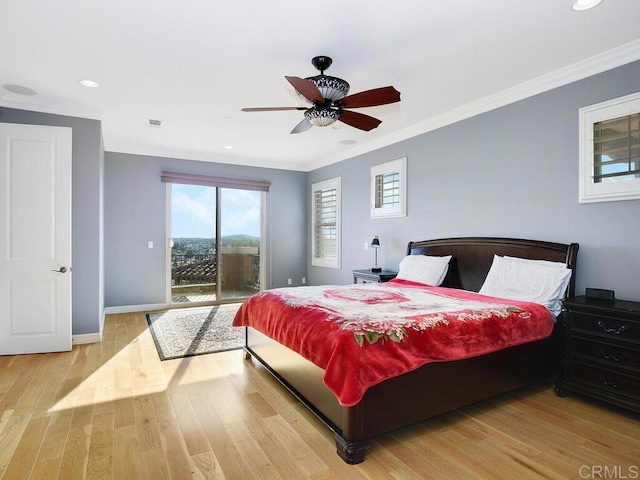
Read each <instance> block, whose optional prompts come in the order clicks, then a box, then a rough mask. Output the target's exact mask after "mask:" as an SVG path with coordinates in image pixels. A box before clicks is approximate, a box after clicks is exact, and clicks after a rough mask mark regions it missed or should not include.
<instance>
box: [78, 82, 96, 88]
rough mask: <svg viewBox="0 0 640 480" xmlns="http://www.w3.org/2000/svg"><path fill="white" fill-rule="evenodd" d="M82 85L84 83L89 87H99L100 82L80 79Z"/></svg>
mask: <svg viewBox="0 0 640 480" xmlns="http://www.w3.org/2000/svg"><path fill="white" fill-rule="evenodd" d="M79 81H80V85H84V86H85V87H89V88H98V87H99V86H100V84H99V83H98V82H94V81H93V80H79Z"/></svg>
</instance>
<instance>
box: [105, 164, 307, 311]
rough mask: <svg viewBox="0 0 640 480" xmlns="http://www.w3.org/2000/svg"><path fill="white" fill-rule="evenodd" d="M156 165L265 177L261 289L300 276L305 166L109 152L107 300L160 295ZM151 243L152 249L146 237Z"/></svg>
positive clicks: (160, 186)
mask: <svg viewBox="0 0 640 480" xmlns="http://www.w3.org/2000/svg"><path fill="white" fill-rule="evenodd" d="M162 170H167V171H176V172H184V173H195V174H204V175H215V176H221V177H232V178H242V179H248V180H267V181H270V182H271V190H270V192H269V194H268V195H267V197H268V199H267V210H268V211H267V218H268V222H267V251H266V253H267V261H268V268H267V273H270V275H269V276H268V277H267V280H266V282H267V285H266V286H267V288H272V287H282V286H285V285H287V279H288V278H291V279H292V281H293V285H300V284H301V281H302V277H304V276H306V268H307V265H306V262H307V249H306V245H307V229H306V218H307V195H306V177H307V174H306V173H303V172H293V171H287V170H276V169H268V168H254V167H242V166H237V165H230V164H223V163H209V162H198V161H190V160H180V159H173V158H163V157H152V156H142V155H131V154H124V153H113V152H107V153H106V159H105V217H104V231H105V305H106V306H107V307H114V306H129V305H149V304H156V303H164V302H165V292H166V282H167V275H168V272H167V269H166V257H165V255H166V250H165V248H166V232H167V230H166V228H167V226H166V218H167V216H166V201H167V199H166V184H165V183H162V182H161V181H160V172H161V171H162ZM149 240H152V241H153V242H154V247H155V248H153V249H149V248H147V242H148V241H149Z"/></svg>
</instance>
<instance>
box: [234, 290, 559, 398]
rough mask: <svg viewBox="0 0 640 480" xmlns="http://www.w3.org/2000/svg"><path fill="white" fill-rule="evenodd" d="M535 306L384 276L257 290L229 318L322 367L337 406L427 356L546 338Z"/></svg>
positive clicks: (541, 312) (541, 311) (546, 327)
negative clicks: (377, 280) (359, 281)
mask: <svg viewBox="0 0 640 480" xmlns="http://www.w3.org/2000/svg"><path fill="white" fill-rule="evenodd" d="M553 321H554V320H553V316H552V315H551V313H550V312H549V310H548V309H547V308H546V307H544V306H543V305H540V304H537V303H528V302H519V301H514V300H504V299H499V298H493V297H487V296H483V295H479V294H477V293H474V292H468V291H464V290H455V289H450V288H441V287H432V286H427V285H424V284H419V283H414V282H409V281H406V280H397V279H396V280H392V281H391V282H388V283H378V284H358V285H341V286H326V285H325V286H320V287H294V288H279V289H274V290H265V291H263V292H260V293H258V294H257V295H254V296H253V297H251V298H249V299H248V300H247V301H246V302H245V303H244V304H243V305H242V306H241V307H240V309H239V311H238V313H237V314H236V317H235V319H234V321H233V325H235V326H250V327H253V328H255V329H256V330H259V331H260V332H262V333H264V334H265V335H267V336H269V337H271V338H273V339H274V340H276V341H278V342H279V343H281V344H282V345H285V346H287V347H289V348H290V349H292V350H294V351H296V352H297V353H299V354H300V355H302V356H303V357H305V358H306V359H308V360H310V361H311V362H313V363H314V364H315V365H317V366H319V367H320V368H322V369H324V370H325V373H324V382H325V384H326V385H327V387H328V388H329V389H330V390H331V391H332V392H333V393H334V394H335V395H336V397H337V398H338V401H339V402H340V404H341V405H343V406H352V405H355V404H356V403H358V402H359V401H360V400H361V399H362V396H363V395H364V393H365V391H366V390H367V388H369V387H371V386H372V385H375V384H377V383H379V382H381V381H383V380H385V379H387V378H391V377H395V376H397V375H401V374H403V373H406V372H409V371H411V370H414V369H416V368H418V367H420V366H422V365H424V364H426V363H429V362H440V361H448V360H459V359H464V358H469V357H474V356H477V355H482V354H485V353H489V352H493V351H496V350H500V349H502V348H506V347H510V346H513V345H518V344H522V343H526V342H530V341H534V340H539V339H542V338H546V337H548V336H549V335H550V334H551V331H552V330H553Z"/></svg>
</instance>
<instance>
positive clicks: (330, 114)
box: [304, 107, 340, 127]
mask: <svg viewBox="0 0 640 480" xmlns="http://www.w3.org/2000/svg"><path fill="white" fill-rule="evenodd" d="M304 117H305V118H306V119H307V120H309V122H311V124H312V125H315V126H316V127H327V126H329V125H332V124H334V123H335V122H336V121H337V120H338V118H340V110H336V109H334V108H330V107H313V108H309V109H308V110H305V112H304Z"/></svg>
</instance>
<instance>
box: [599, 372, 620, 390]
mask: <svg viewBox="0 0 640 480" xmlns="http://www.w3.org/2000/svg"><path fill="white" fill-rule="evenodd" d="M600 380H602V384H603V385H604V386H605V387H613V388H618V382H616V381H615V380H609V379H608V378H607V377H606V376H604V375H600Z"/></svg>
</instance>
